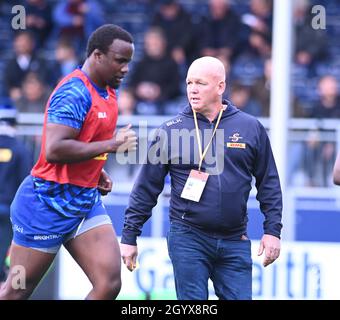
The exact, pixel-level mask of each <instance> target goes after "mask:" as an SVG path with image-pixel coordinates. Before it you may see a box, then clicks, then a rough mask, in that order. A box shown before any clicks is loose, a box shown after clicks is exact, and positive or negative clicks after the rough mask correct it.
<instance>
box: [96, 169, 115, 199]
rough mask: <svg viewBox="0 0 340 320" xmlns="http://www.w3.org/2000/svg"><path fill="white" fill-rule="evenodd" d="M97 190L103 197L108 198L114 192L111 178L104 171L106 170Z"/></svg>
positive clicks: (102, 173)
mask: <svg viewBox="0 0 340 320" xmlns="http://www.w3.org/2000/svg"><path fill="white" fill-rule="evenodd" d="M97 189H98V190H99V192H100V194H101V195H102V196H106V195H107V194H108V193H109V192H111V190H112V180H111V178H110V176H109V175H108V174H107V173H106V172H105V171H104V169H103V170H102V172H101V174H100V178H99V182H98V186H97Z"/></svg>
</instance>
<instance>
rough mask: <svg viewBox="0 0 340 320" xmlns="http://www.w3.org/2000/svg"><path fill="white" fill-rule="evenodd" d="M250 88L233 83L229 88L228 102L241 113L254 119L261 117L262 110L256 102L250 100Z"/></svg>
mask: <svg viewBox="0 0 340 320" xmlns="http://www.w3.org/2000/svg"><path fill="white" fill-rule="evenodd" d="M250 93H251V92H250V88H249V87H248V86H245V85H242V84H241V83H237V82H234V83H233V84H232V86H231V92H230V100H231V102H232V103H233V104H234V105H235V106H237V108H238V109H240V110H241V111H243V112H246V113H248V114H251V115H252V116H254V117H262V109H261V106H260V105H259V103H258V102H257V101H255V100H254V99H252V97H251V95H250Z"/></svg>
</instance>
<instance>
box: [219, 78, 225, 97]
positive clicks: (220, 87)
mask: <svg viewBox="0 0 340 320" xmlns="http://www.w3.org/2000/svg"><path fill="white" fill-rule="evenodd" d="M225 87H226V83H225V81H220V82H219V83H218V94H219V95H223V93H224V91H225Z"/></svg>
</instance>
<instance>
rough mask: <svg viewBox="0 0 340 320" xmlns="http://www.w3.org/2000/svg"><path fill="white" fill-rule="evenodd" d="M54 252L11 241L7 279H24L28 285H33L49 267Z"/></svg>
mask: <svg viewBox="0 0 340 320" xmlns="http://www.w3.org/2000/svg"><path fill="white" fill-rule="evenodd" d="M55 256H56V254H55V253H47V252H42V251H39V250H36V249H32V248H28V247H23V246H21V245H17V244H15V243H13V242H12V245H11V248H10V270H9V275H8V277H9V281H12V280H14V278H15V279H17V280H22V281H24V283H25V285H26V286H28V287H35V286H36V285H37V284H38V283H39V281H40V280H41V278H42V277H43V275H44V274H45V272H46V271H47V270H48V268H49V267H50V265H51V263H52V262H53V260H54V258H55Z"/></svg>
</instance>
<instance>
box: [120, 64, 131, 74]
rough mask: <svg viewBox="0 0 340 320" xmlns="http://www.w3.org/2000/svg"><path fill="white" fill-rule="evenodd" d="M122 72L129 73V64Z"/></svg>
mask: <svg viewBox="0 0 340 320" xmlns="http://www.w3.org/2000/svg"><path fill="white" fill-rule="evenodd" d="M121 71H122V73H127V72H128V71H129V65H128V64H126V65H124V66H123V67H122V70H121Z"/></svg>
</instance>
